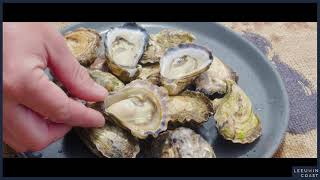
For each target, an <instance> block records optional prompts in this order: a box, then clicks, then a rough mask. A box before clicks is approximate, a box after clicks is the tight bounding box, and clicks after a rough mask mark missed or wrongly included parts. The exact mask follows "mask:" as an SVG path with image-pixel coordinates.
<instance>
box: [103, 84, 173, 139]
mask: <svg viewBox="0 0 320 180" xmlns="http://www.w3.org/2000/svg"><path fill="white" fill-rule="evenodd" d="M167 102H168V95H167V91H166V90H165V89H164V88H161V87H158V86H155V85H153V84H151V83H150V82H148V81H146V80H134V81H132V82H131V83H129V84H127V85H126V86H125V87H124V88H122V89H120V90H118V91H116V92H112V93H110V95H109V96H108V97H107V98H106V100H105V102H104V105H105V111H104V112H105V114H106V115H107V116H109V117H111V118H112V119H113V120H114V121H115V122H117V123H118V124H120V125H122V126H123V127H125V128H126V129H128V130H130V131H131V133H132V134H133V135H134V136H136V137H138V138H140V139H145V138H147V137H148V136H149V135H152V136H153V137H157V136H158V134H159V133H160V132H162V131H164V130H166V129H167V124H168V118H167Z"/></svg>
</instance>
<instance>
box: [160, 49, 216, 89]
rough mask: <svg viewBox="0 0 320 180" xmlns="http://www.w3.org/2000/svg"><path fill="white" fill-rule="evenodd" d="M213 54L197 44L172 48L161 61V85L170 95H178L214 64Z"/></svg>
mask: <svg viewBox="0 0 320 180" xmlns="http://www.w3.org/2000/svg"><path fill="white" fill-rule="evenodd" d="M212 60H213V56H212V53H211V52H210V51H209V50H208V49H206V48H205V47H202V46H199V45H195V44H179V45H178V46H177V47H174V48H170V49H168V50H167V51H166V53H165V55H164V56H163V57H162V58H161V60H160V75H161V84H162V85H163V86H164V87H165V88H166V89H167V90H168V92H169V94H170V95H177V94H179V93H180V92H182V91H183V90H184V89H185V88H186V87H187V86H188V85H189V84H191V83H192V81H193V80H194V79H196V78H197V77H198V76H199V75H200V74H201V73H203V72H204V71H206V70H207V69H208V68H209V66H210V64H211V63H212Z"/></svg>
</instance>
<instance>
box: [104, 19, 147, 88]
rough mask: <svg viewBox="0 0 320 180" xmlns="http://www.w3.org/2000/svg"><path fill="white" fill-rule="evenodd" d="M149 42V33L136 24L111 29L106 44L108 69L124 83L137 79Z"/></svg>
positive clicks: (106, 35)
mask: <svg viewBox="0 0 320 180" xmlns="http://www.w3.org/2000/svg"><path fill="white" fill-rule="evenodd" d="M148 41H149V35H148V34H147V31H146V30H145V29H143V28H142V27H140V26H139V25H137V24H136V23H125V24H124V25H122V26H120V27H114V28H111V29H110V30H109V31H108V32H107V33H106V34H105V42H104V44H105V48H106V49H105V53H106V57H107V65H108V69H109V70H110V71H111V72H112V73H113V74H114V75H116V76H117V77H118V78H119V79H120V80H122V81H123V82H126V83H127V82H130V81H131V80H133V79H135V78H136V76H138V74H139V71H140V66H139V65H138V63H139V61H140V59H141V57H142V55H143V53H144V51H145V49H146V46H147V43H148Z"/></svg>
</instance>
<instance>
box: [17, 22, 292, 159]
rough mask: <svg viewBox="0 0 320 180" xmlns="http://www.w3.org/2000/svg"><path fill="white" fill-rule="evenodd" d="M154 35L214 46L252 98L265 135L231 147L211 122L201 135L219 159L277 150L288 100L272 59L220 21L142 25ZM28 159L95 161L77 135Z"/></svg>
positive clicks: (100, 25) (102, 27)
mask: <svg viewBox="0 0 320 180" xmlns="http://www.w3.org/2000/svg"><path fill="white" fill-rule="evenodd" d="M121 24H122V23H115V22H94V23H93V22H91V23H74V24H72V25H70V26H68V27H66V28H65V29H63V30H62V33H65V32H67V31H71V30H73V29H75V28H78V27H88V28H93V29H96V30H97V31H98V32H100V33H101V34H103V33H104V32H105V31H106V30H107V29H108V28H110V27H112V26H117V25H121ZM139 24H140V25H142V26H143V27H145V28H146V29H147V30H148V31H149V32H150V33H156V32H158V31H160V30H162V29H164V28H177V29H181V30H186V31H190V32H192V33H193V34H194V35H195V36H196V37H197V42H196V43H198V44H201V45H204V46H207V47H208V48H210V49H211V50H212V52H213V54H214V55H215V56H217V57H218V58H220V59H221V60H223V62H224V63H226V64H228V65H230V66H231V67H232V69H234V70H235V71H236V72H237V74H238V75H239V77H240V78H239V85H240V86H241V88H242V89H243V90H244V91H245V92H246V93H247V95H248V96H249V97H250V99H251V101H252V103H253V105H254V108H255V112H256V113H257V114H258V115H259V117H260V118H261V121H262V136H261V137H260V138H259V139H258V140H257V141H255V142H254V143H252V144H248V145H240V144H233V143H230V142H228V141H225V140H223V139H222V137H221V136H219V135H218V134H217V131H216V128H215V123H214V121H213V120H212V119H210V120H209V121H208V122H207V123H206V124H205V125H204V126H203V127H201V129H200V133H201V135H202V136H203V137H204V138H206V139H207V140H208V142H210V143H211V144H212V146H213V148H214V150H215V152H216V155H217V157H221V158H224V157H230V158H233V157H234V158H237V157H241V158H245V157H250V158H259V157H262V158H267V157H272V155H273V154H274V153H275V151H276V150H277V148H278V147H279V145H280V143H281V141H282V138H283V136H284V133H285V131H286V129H287V124H288V112H289V107H288V99H287V98H288V97H287V93H286V90H285V88H284V85H283V83H282V80H281V78H280V76H279V74H278V72H277V71H276V70H275V68H274V67H273V65H272V64H271V63H270V62H269V61H268V59H267V58H266V57H265V56H264V55H263V54H262V53H261V52H260V51H259V50H258V49H257V48H256V47H254V46H253V45H252V44H251V43H249V42H248V41H246V40H245V39H243V38H242V37H241V36H239V35H237V34H236V33H234V32H232V31H230V30H228V29H226V28H225V27H223V26H221V25H219V24H217V23H193V22H183V23H177V22H175V23H145V22H143V23H139ZM23 156H25V157H50V158H51V157H56V158H73V157H95V156H94V155H93V154H92V153H91V152H90V151H89V150H88V149H87V148H86V146H84V144H83V143H82V142H81V141H80V140H79V138H78V137H77V135H75V133H74V132H72V131H71V132H70V133H69V134H67V135H66V136H65V137H64V138H63V139H61V140H59V141H57V142H56V143H54V144H52V145H50V146H49V147H47V148H46V149H44V150H43V151H41V152H35V153H25V154H23Z"/></svg>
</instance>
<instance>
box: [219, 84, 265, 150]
mask: <svg viewBox="0 0 320 180" xmlns="http://www.w3.org/2000/svg"><path fill="white" fill-rule="evenodd" d="M226 83H227V93H226V95H225V96H224V98H223V99H222V102H221V103H220V105H219V106H218V108H217V110H216V113H215V115H214V119H215V120H216V126H217V129H218V131H219V133H220V134H221V135H222V136H223V137H224V138H225V139H227V140H231V141H232V142H234V143H241V144H245V143H251V142H253V141H254V140H256V139H257V138H258V137H259V136H260V135H261V129H262V128H261V122H260V119H259V117H258V116H257V115H256V114H255V113H254V112H253V108H252V104H251V101H250V99H249V97H248V96H247V95H246V94H245V93H244V91H243V90H242V89H241V88H240V87H239V86H238V85H237V84H236V83H235V82H234V81H231V80H227V81H226Z"/></svg>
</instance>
